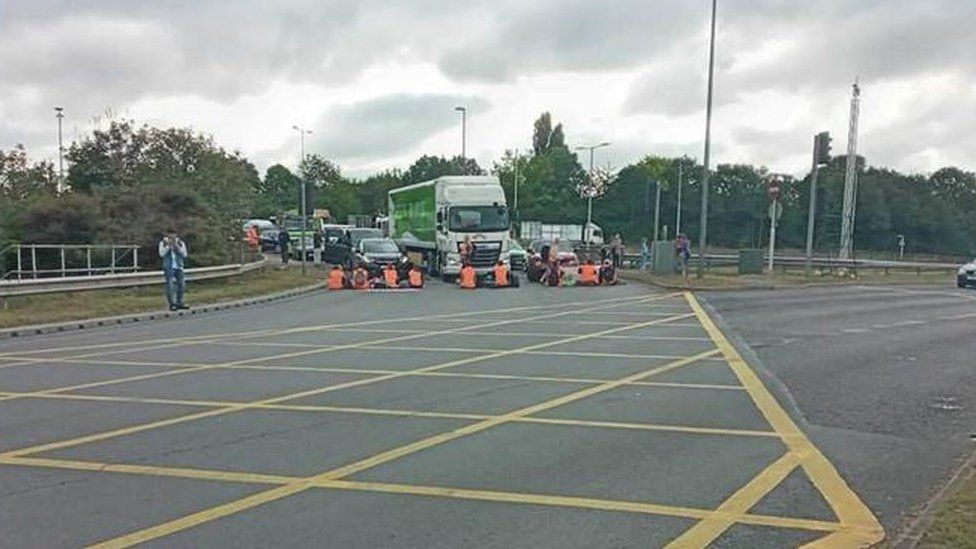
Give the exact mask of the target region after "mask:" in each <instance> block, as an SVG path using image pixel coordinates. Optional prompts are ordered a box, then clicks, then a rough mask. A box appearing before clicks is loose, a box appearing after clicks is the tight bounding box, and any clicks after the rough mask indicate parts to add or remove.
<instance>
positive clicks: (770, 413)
mask: <svg viewBox="0 0 976 549" xmlns="http://www.w3.org/2000/svg"><path fill="white" fill-rule="evenodd" d="M685 298H686V299H687V300H688V304H689V305H691V308H692V310H694V311H695V315H696V316H697V317H698V321H699V322H701V324H702V326H703V327H704V328H705V331H706V332H708V335H709V336H710V337H711V338H712V340H713V341H714V342H715V344H716V345H717V346H718V348H719V349H721V351H722V355H723V356H724V357H725V359H726V360H727V361H728V363H729V366H731V368H732V370H733V371H734V372H735V374H736V376H737V377H738V378H739V382H740V383H742V385H743V386H744V387H745V388H746V391H748V392H749V395H750V396H751V397H752V400H753V402H754V403H755V404H756V407H757V408H759V410H760V412H762V414H763V416H764V417H765V418H766V421H767V422H769V424H770V425H771V426H772V427H773V430H774V431H776V432H777V433H778V434H779V436H780V438H781V439H782V440H783V442H784V443H786V446H787V447H788V448H789V450H790V453H791V454H793V455H795V456H798V458H799V460H800V466H801V467H802V468H803V470H804V471H805V472H806V474H807V476H808V477H809V478H810V480H811V482H813V485H814V486H816V487H817V489H818V490H819V491H820V493H821V494H822V495H823V496H824V499H826V500H827V503H828V504H829V505H830V507H831V509H833V511H834V514H835V515H836V516H837V518H838V519H839V521H840V523H841V526H842V527H841V528H840V529H839V530H838V531H836V532H834V533H832V534H830V535H828V536H826V537H824V538H822V539H820V540H817V541H815V542H813V543H811V544H809V545H808V547H869V546H871V545H874V544H875V543H878V542H880V541H881V540H882V539H884V536H885V533H884V528H883V527H882V526H881V524H880V523H879V522H878V519H877V518H876V517H875V516H874V514H873V513H872V512H871V510H870V509H868V507H867V505H865V504H864V502H863V501H861V499H860V498H859V497H858V496H857V494H855V493H854V491H853V490H852V489H851V487H850V486H849V485H848V484H847V482H845V481H844V479H843V477H841V476H840V473H838V472H837V469H835V468H834V466H833V465H832V464H831V463H830V461H829V460H828V459H827V458H826V457H825V456H824V455H823V454H822V453H821V452H820V450H819V449H818V448H817V447H816V446H814V444H813V443H812V442H811V441H810V439H809V438H807V436H806V435H805V434H804V433H803V431H802V430H800V428H799V427H798V426H797V425H796V423H795V422H794V421H793V420H792V419H791V418H790V416H789V414H787V413H786V411H785V410H784V409H783V408H782V407H781V406H780V405H779V402H777V401H776V398H775V397H774V396H773V395H772V393H770V392H769V390H768V389H767V388H766V386H765V385H763V383H762V381H761V380H760V379H759V376H758V375H756V373H755V372H754V371H753V370H752V368H750V367H749V365H748V364H747V363H746V361H745V360H744V359H743V358H742V356H741V355H740V354H739V352H738V351H737V350H736V349H735V347H734V346H732V344H731V343H729V341H728V339H727V338H726V337H725V334H723V333H722V331H721V330H720V329H719V328H718V326H716V325H715V323H714V322H713V321H712V319H711V317H710V316H709V315H708V313H707V312H705V309H704V308H703V307H702V306H701V304H700V303H699V302H698V299H697V298H696V297H695V296H694V295H693V294H691V293H690V292H687V293H686V294H685ZM775 487H776V485H772V486H769V490H768V491H772V490H773V489H774V488H775Z"/></svg>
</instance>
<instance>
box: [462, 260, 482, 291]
mask: <svg viewBox="0 0 976 549" xmlns="http://www.w3.org/2000/svg"><path fill="white" fill-rule="evenodd" d="M458 281H459V282H460V283H461V288H463V289H465V290H473V289H475V288H477V287H478V273H477V272H475V270H474V266H473V265H471V263H468V262H465V263H464V266H462V267H461V276H459V277H458Z"/></svg>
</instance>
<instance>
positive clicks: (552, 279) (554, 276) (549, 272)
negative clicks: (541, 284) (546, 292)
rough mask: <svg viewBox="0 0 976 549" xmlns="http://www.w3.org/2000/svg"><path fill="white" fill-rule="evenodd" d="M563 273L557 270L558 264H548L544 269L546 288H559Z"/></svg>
mask: <svg viewBox="0 0 976 549" xmlns="http://www.w3.org/2000/svg"><path fill="white" fill-rule="evenodd" d="M562 276H563V272H562V270H560V269H559V264H557V263H550V264H549V266H548V267H547V268H546V275H545V284H546V286H559V283H560V282H561V281H562Z"/></svg>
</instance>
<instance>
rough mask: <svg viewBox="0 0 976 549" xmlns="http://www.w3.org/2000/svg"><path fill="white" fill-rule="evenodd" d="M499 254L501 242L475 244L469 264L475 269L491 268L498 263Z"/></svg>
mask: <svg viewBox="0 0 976 549" xmlns="http://www.w3.org/2000/svg"><path fill="white" fill-rule="evenodd" d="M501 252H502V243H501V242H476V243H475V245H474V252H473V253H472V254H471V264H472V265H473V266H474V267H475V268H481V267H491V266H493V265H494V264H495V263H498V258H499V257H500V256H501Z"/></svg>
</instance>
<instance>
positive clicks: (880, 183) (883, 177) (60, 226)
mask: <svg viewBox="0 0 976 549" xmlns="http://www.w3.org/2000/svg"><path fill="white" fill-rule="evenodd" d="M65 160H66V164H67V171H66V174H65V189H66V190H65V192H62V193H61V194H58V193H57V192H56V187H57V171H56V169H55V167H54V165H53V164H52V163H51V162H48V161H32V160H31V159H30V157H29V155H28V152H27V151H26V150H25V149H24V148H23V147H21V146H17V147H14V148H12V149H9V150H0V248H3V246H4V245H6V244H7V243H10V242H21V243H118V244H138V245H141V246H145V247H147V248H149V249H152V247H153V246H154V245H155V242H156V239H157V238H158V237H159V235H160V234H161V233H162V232H163V231H165V230H166V229H167V228H170V227H172V228H174V229H176V230H178V231H180V232H181V233H182V234H183V235H184V236H185V237H186V239H187V241H188V242H189V243H190V245H191V246H192V248H193V250H194V254H193V263H194V264H196V265H207V264H219V263H224V262H228V261H232V260H234V253H235V250H237V249H239V248H238V246H237V245H236V244H234V243H235V242H236V241H237V240H238V239H239V237H240V232H241V221H242V220H244V219H247V218H251V217H269V216H272V215H279V214H281V213H282V212H286V211H289V210H291V211H294V210H297V209H298V208H299V203H300V198H299V197H300V194H299V188H300V185H299V183H300V181H301V180H302V179H304V180H305V181H306V184H307V187H308V189H309V193H308V194H309V198H308V205H309V207H314V208H324V209H328V210H329V211H330V212H331V213H332V215H333V217H334V218H335V219H336V220H337V221H340V222H341V221H344V220H345V219H346V217H347V216H348V215H351V214H367V215H377V214H383V213H385V212H386V208H387V202H386V194H387V191H389V190H390V189H393V188H397V187H401V186H404V185H410V184H413V183H417V182H421V181H426V180H429V179H433V178H436V177H439V176H443V175H479V174H487V173H491V174H494V175H497V176H498V177H499V179H500V180H501V182H502V186H503V187H504V189H505V193H506V195H507V197H508V201H509V205H510V206H514V203H515V177H516V172H517V173H518V176H519V182H518V208H517V210H514V211H513V220H534V221H542V222H550V223H583V222H584V221H585V219H586V200H585V199H584V198H583V196H584V194H585V192H587V190H588V189H590V188H592V189H594V194H595V197H594V200H593V219H594V221H595V222H596V223H597V224H599V225H601V226H602V227H603V229H604V231H605V232H606V233H608V234H613V233H620V234H621V235H622V236H623V238H624V239H625V241H628V242H631V243H633V242H636V241H638V240H639V239H640V238H642V237H648V238H649V237H650V236H651V235H652V234H653V229H654V228H653V224H654V207H655V194H656V192H657V186H658V185H660V187H661V207H660V224H661V225H662V228H661V231H663V226H664V225H666V226H667V227H668V235H669V236H673V235H674V234H675V230H676V223H677V217H678V203H677V199H678V182H679V174H680V175H681V176H682V177H681V178H680V179H681V208H680V210H681V227H680V229H681V232H683V233H685V234H687V235H689V237H691V239H692V241H693V242H694V241H696V238H697V234H698V228H699V217H700V211H701V210H700V207H701V183H700V182H701V174H702V166H701V165H700V164H698V163H697V161H696V160H695V159H693V158H689V157H679V158H668V157H663V156H656V155H649V156H646V157H644V158H643V159H641V160H639V161H637V162H635V163H633V164H630V165H627V166H624V167H623V168H621V169H619V170H616V171H613V172H612V173H611V172H610V171H607V170H602V171H599V172H598V173H597V174H595V175H594V176H591V174H589V173H588V172H587V171H586V170H585V169H584V168H583V166H582V165H581V163H580V159H579V158H578V157H577V154H576V153H575V152H573V150H572V148H571V147H570V146H569V145H568V144H567V139H566V135H565V130H564V128H563V127H562V125H561V124H553V120H552V117H551V116H550V115H549V113H543V114H542V115H541V116H540V117H539V118H538V119H537V120H536V121H535V123H534V124H533V128H532V150H530V151H524V152H523V153H522V154H519V155H516V154H515V151H513V150H507V151H505V153H504V154H503V155H502V156H501V158H499V159H498V160H496V161H495V162H494V163H493V165H492V166H491V167H490V168H487V169H486V168H483V167H481V166H479V165H478V163H477V162H475V161H474V160H473V159H469V158H461V157H453V158H444V157H439V156H430V155H424V156H421V157H420V158H419V159H417V160H416V161H415V162H414V163H413V164H412V165H410V166H409V167H408V168H406V169H403V170H401V169H389V170H386V171H383V172H380V173H376V174H373V175H370V176H368V177H364V178H350V177H346V176H344V175H343V174H342V171H341V170H340V168H339V166H337V165H336V164H335V163H334V162H332V161H330V160H329V159H328V158H326V157H325V156H324V155H322V154H318V153H314V154H311V155H308V156H307V157H306V158H305V159H304V161H303V162H302V163H301V164H300V166H299V167H298V169H297V170H295V171H292V170H291V169H289V168H288V167H286V166H283V165H281V164H276V165H273V166H270V167H269V168H267V170H266V171H265V172H264V174H263V175H262V174H260V173H259V172H258V170H257V169H256V168H255V167H254V165H253V164H252V163H251V162H250V161H249V160H248V159H247V158H246V157H244V156H243V155H242V154H241V153H239V152H237V151H228V150H225V149H224V148H222V147H220V146H219V145H218V144H217V143H215V142H214V141H213V139H212V138H210V137H207V136H204V135H201V134H199V133H195V132H193V131H191V130H189V129H185V128H167V129H160V128H152V127H148V126H137V125H135V124H134V123H132V122H130V121H114V122H112V123H111V125H110V127H109V128H108V129H106V130H99V131H95V132H93V133H92V135H90V136H88V137H86V138H84V139H83V140H81V141H79V142H76V143H72V144H71V145H70V147H69V148H68V149H67V153H66V156H65ZM845 165H846V158H845V157H843V156H839V157H835V158H833V159H832V160H831V162H830V163H829V164H828V165H827V166H825V167H824V168H822V169H821V170H820V175H819V181H818V187H819V188H818V201H817V202H818V208H817V218H816V220H817V224H816V234H815V245H816V248H817V249H818V250H819V251H820V252H821V253H834V252H836V250H837V248H838V246H839V240H840V235H839V232H840V210H841V204H842V202H843V189H844V171H845ZM857 172H858V181H859V192H858V208H857V219H856V225H855V245H856V248H857V249H858V250H860V251H861V252H874V253H877V252H883V253H894V251H895V250H896V249H897V243H898V236H899V235H902V236H903V237H904V239H905V241H906V244H907V247H906V251H907V252H908V253H925V254H938V255H945V256H972V255H973V254H974V249H976V239H974V235H976V217H974V216H973V215H972V212H974V211H976V174H974V173H973V172H970V171H965V170H962V169H959V168H955V167H945V168H942V169H939V170H937V171H935V172H933V173H932V174H928V175H922V174H903V173H899V172H897V171H895V170H892V169H888V168H883V167H873V166H869V165H868V164H867V162H866V161H865V159H864V158H861V157H858V159H857ZM768 175H769V173H768V170H767V169H766V168H764V167H761V166H758V167H757V166H752V165H748V164H720V165H718V166H717V167H716V168H715V169H714V170H713V171H712V172H711V174H710V181H711V184H710V185H711V186H710V193H709V198H710V205H709V244H710V245H714V246H716V247H723V248H732V249H734V248H755V247H761V246H764V245H765V239H766V238H768V231H769V219H768V218H767V210H768V205H769V202H768V198H767V196H766V178H767V176H768ZM809 193H810V176H809V175H807V176H806V177H804V178H802V179H796V178H793V177H786V180H785V182H784V184H783V187H782V193H781V201H782V203H783V206H784V213H783V216H782V218H781V220H780V224H779V226H778V229H777V231H778V239H779V245H780V246H785V247H794V248H802V247H803V246H804V243H805V239H806V222H807V204H808V200H809ZM659 234H663V232H662V233H659ZM151 255H152V254H148V256H150V257H151Z"/></svg>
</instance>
